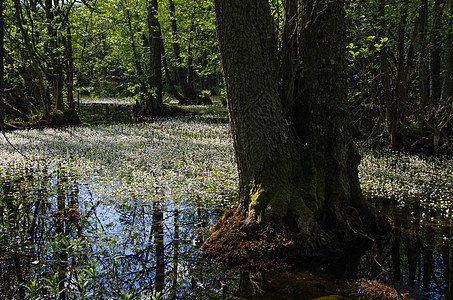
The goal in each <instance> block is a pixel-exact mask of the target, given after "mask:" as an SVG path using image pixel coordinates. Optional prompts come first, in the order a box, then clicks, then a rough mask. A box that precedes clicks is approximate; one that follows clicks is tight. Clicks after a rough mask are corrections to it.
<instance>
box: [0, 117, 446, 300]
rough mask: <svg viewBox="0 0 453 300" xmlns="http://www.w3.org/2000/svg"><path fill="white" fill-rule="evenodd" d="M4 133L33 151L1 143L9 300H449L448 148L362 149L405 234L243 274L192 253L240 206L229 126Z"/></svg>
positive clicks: (0, 283) (372, 187) (192, 122)
mask: <svg viewBox="0 0 453 300" xmlns="http://www.w3.org/2000/svg"><path fill="white" fill-rule="evenodd" d="M7 135H8V137H9V139H10V140H11V142H12V143H13V144H14V145H15V146H16V147H17V148H18V149H19V150H20V151H21V152H22V153H23V154H25V155H26V156H27V157H28V158H24V157H23V156H22V155H21V154H19V153H18V152H16V151H15V150H13V149H12V148H11V147H10V146H9V145H8V144H7V142H6V141H5V140H4V139H3V140H1V142H0V200H1V202H0V224H1V225H0V238H1V239H0V260H1V261H0V293H1V294H0V298H2V299H38V298H41V299H43V298H44V299H197V298H198V299H251V298H253V299H314V298H318V297H323V296H324V297H325V296H330V297H329V298H324V299H358V298H362V299H369V298H371V296H370V295H374V296H375V298H373V299H389V298H390V299H391V298H393V299H399V298H403V297H406V298H413V299H451V292H452V281H453V274H452V266H453V250H452V243H451V236H452V224H451V222H452V217H451V214H452V211H451V210H452V208H453V206H452V203H451V201H452V199H453V177H452V176H453V175H452V173H453V172H452V167H453V160H452V159H451V158H449V157H442V158H439V159H429V158H420V157H417V156H410V155H403V154H390V153H385V152H372V151H365V150H364V152H363V153H364V160H363V163H362V165H361V167H360V168H361V169H360V175H361V181H362V186H363V189H364V192H365V193H366V194H367V196H369V197H372V198H374V201H375V203H376V205H377V206H378V207H379V208H380V209H382V210H383V211H384V212H386V214H387V215H388V216H389V218H390V220H391V221H392V223H393V224H394V225H395V227H396V228H397V229H398V230H395V231H394V232H393V233H392V234H390V235H389V236H387V237H386V238H384V239H382V240H381V241H376V243H375V244H374V246H375V247H371V249H370V250H368V251H367V252H364V253H350V254H349V255H348V256H347V257H343V258H341V259H340V260H336V262H335V263H331V264H329V263H324V264H323V265H322V267H318V268H311V269H310V270H305V271H303V270H304V266H301V268H300V271H292V272H281V273H277V272H271V271H268V272H265V271H262V272H259V273H252V272H250V273H248V272H241V271H237V270H227V269H224V268H221V267H219V266H217V265H215V264H212V263H209V262H207V261H204V260H202V259H200V258H199V257H198V256H197V251H198V248H199V246H200V245H201V243H202V242H203V240H204V239H205V238H206V237H207V236H208V235H209V227H210V226H211V225H213V223H214V222H215V219H216V218H217V217H219V216H220V215H221V214H222V212H223V211H224V210H225V209H226V208H230V207H232V206H234V204H235V198H236V194H237V192H236V180H237V179H236V178H237V171H236V166H235V163H234V158H233V156H234V154H233V153H234V152H233V148H232V143H231V138H230V136H229V127H228V124H222V123H215V122H210V121H206V120H205V119H203V118H198V117H197V118H195V117H183V118H171V119H159V120H155V121H154V122H153V123H142V124H123V125H108V126H106V125H102V126H101V125H99V126H81V127H74V128H65V129H44V130H30V131H26V130H22V131H15V132H11V133H8V134H7ZM388 199H392V200H388ZM375 249H377V253H379V255H378V256H377V257H376V251H375ZM374 279H382V280H383V281H386V282H391V284H390V285H391V286H392V287H394V288H396V290H398V291H399V292H396V290H395V289H391V288H390V287H389V286H387V285H383V284H380V283H379V282H378V281H374ZM405 293H408V295H407V296H405V295H404V294H405ZM160 295H163V297H160ZM378 296H380V297H381V298H378ZM449 297H450V298H449Z"/></svg>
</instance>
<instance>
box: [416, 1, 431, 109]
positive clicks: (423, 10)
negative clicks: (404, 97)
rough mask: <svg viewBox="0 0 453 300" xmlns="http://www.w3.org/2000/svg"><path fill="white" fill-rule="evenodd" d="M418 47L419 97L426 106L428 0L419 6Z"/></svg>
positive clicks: (427, 102) (428, 83) (427, 97)
mask: <svg viewBox="0 0 453 300" xmlns="http://www.w3.org/2000/svg"><path fill="white" fill-rule="evenodd" d="M419 14H420V20H421V22H420V29H419V35H420V47H419V54H418V72H419V74H420V96H421V103H422V104H423V105H424V106H426V105H428V104H429V99H430V86H429V85H430V80H429V55H428V51H427V49H428V47H427V46H428V39H427V36H426V25H427V22H428V0H422V5H421V6H420V13H419Z"/></svg>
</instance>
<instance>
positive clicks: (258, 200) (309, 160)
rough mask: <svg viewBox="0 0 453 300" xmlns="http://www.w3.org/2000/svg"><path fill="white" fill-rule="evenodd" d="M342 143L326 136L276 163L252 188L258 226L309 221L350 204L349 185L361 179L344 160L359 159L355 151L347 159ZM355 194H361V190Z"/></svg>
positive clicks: (252, 207) (251, 211)
mask: <svg viewBox="0 0 453 300" xmlns="http://www.w3.org/2000/svg"><path fill="white" fill-rule="evenodd" d="M340 143H341V142H340V141H336V139H335V138H333V137H330V136H327V135H326V136H323V137H321V138H319V139H318V140H317V142H316V143H313V144H311V145H306V146H305V147H304V148H303V149H302V150H300V151H294V152H293V153H294V157H291V158H286V160H285V159H283V158H280V157H277V158H276V159H274V162H273V163H272V164H271V165H272V167H271V168H268V169H267V170H266V171H264V172H263V174H261V176H260V178H259V181H257V182H255V183H254V184H253V185H252V186H251V189H250V199H251V202H250V206H249V216H250V217H251V218H252V219H255V220H256V221H258V222H263V221H264V222H280V221H282V220H285V219H286V218H296V219H306V218H313V217H314V215H315V214H316V213H317V212H318V211H320V210H323V209H324V208H326V207H329V206H334V205H337V204H338V203H344V202H346V203H348V202H349V201H350V197H351V192H352V188H351V184H350V182H349V181H350V180H358V179H354V176H350V174H349V173H350V172H351V169H350V168H349V167H348V166H347V165H346V164H345V163H344V162H343V160H346V161H348V160H349V159H350V158H349V155H351V156H353V157H354V158H356V157H355V156H354V154H355V153H354V152H353V150H354V149H353V148H352V150H350V151H352V152H351V153H347V154H346V155H343V154H342V153H341V145H340ZM343 156H344V157H343ZM289 162H291V163H289ZM352 167H353V166H352ZM354 192H355V193H360V187H359V189H357V188H354ZM355 197H360V195H359V196H357V195H355Z"/></svg>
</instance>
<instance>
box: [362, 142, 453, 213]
mask: <svg viewBox="0 0 453 300" xmlns="http://www.w3.org/2000/svg"><path fill="white" fill-rule="evenodd" d="M361 152H362V153H361V154H362V162H361V164H360V166H359V177H360V181H361V186H362V190H363V192H364V194H365V195H366V196H369V197H384V198H390V199H395V200H398V201H399V203H400V204H401V205H404V203H405V202H408V201H412V200H417V201H420V203H421V204H422V205H423V206H425V207H427V208H434V209H439V210H441V211H443V212H444V213H446V214H448V213H449V212H450V211H451V209H452V208H453V205H452V204H453V158H452V157H448V156H440V157H425V156H420V155H410V154H404V153H399V152H389V151H373V150H363V149H362V150H361Z"/></svg>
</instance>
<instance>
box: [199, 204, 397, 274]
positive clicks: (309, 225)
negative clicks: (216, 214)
mask: <svg viewBox="0 0 453 300" xmlns="http://www.w3.org/2000/svg"><path fill="white" fill-rule="evenodd" d="M341 217H342V218H341V220H336V221H337V222H335V223H336V224H335V225H333V224H326V226H322V225H320V224H319V223H318V222H319V220H314V219H306V220H298V221H297V222H296V223H297V228H298V230H294V228H293V227H294V225H293V226H283V225H281V224H272V223H271V224H257V223H256V222H253V221H250V220H249V219H248V218H247V217H246V216H244V215H242V214H240V213H239V212H238V211H237V210H236V209H233V210H228V211H226V212H225V213H224V215H223V217H222V218H221V219H220V220H219V221H218V222H217V223H216V225H215V226H213V228H212V229H211V231H212V234H211V236H210V237H209V238H208V239H207V240H206V241H205V243H204V244H203V246H202V247H201V254H202V255H203V256H204V257H206V258H208V259H212V260H214V261H216V262H219V263H221V264H223V265H225V266H228V267H236V268H242V269H250V268H260V269H263V268H264V269H268V268H269V269H281V268H286V267H290V266H292V265H293V264H294V263H296V262H299V261H307V260H310V259H322V258H323V256H330V255H331V254H335V255H336V256H337V255H338V254H340V253H341V252H344V251H347V250H350V249H351V248H354V247H363V246H364V245H365V244H366V245H369V240H368V239H367V238H366V237H367V236H368V235H367V234H368V233H370V232H371V231H372V232H371V233H379V234H382V233H386V232H388V230H389V229H390V227H389V225H388V222H387V220H386V219H385V217H383V216H382V215H381V214H380V213H377V215H376V216H374V217H371V216H369V217H367V220H366V221H370V220H373V222H374V223H375V224H373V226H371V227H370V226H368V227H366V226H364V225H363V223H362V219H361V217H360V216H359V215H356V216H352V215H349V214H346V213H344V214H342V216H341ZM320 219H322V218H320ZM338 221H341V222H338ZM377 223H379V224H377ZM358 245H359V246H358Z"/></svg>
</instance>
